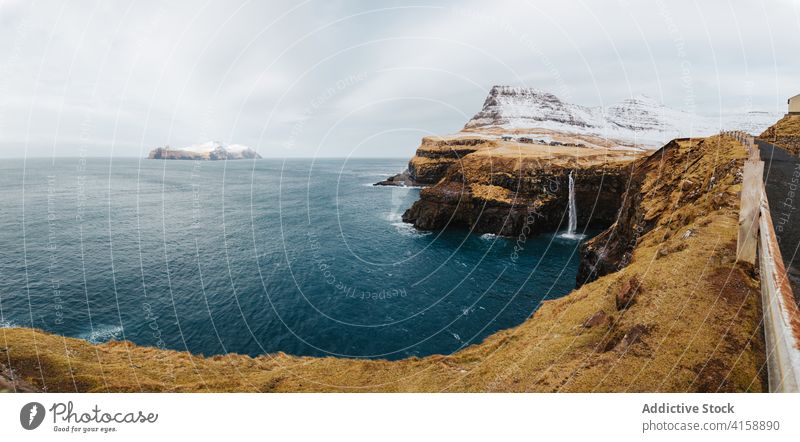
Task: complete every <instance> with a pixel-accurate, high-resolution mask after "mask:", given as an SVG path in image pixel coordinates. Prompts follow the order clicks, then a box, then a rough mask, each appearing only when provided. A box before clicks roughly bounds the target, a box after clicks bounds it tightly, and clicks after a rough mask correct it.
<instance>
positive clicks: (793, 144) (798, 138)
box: [759, 115, 800, 155]
mask: <svg viewBox="0 0 800 442" xmlns="http://www.w3.org/2000/svg"><path fill="white" fill-rule="evenodd" d="M759 138H761V139H762V140H764V141H768V142H770V143H773V144H777V145H778V146H781V147H783V148H785V149H786V150H788V151H789V152H791V153H793V154H795V155H798V154H800V115H786V116H785V117H783V118H781V119H780V120H779V121H778V122H777V123H775V124H773V125H772V126H770V127H769V128H768V129H767V130H765V131H764V132H762V133H761V135H759Z"/></svg>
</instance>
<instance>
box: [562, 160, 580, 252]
mask: <svg viewBox="0 0 800 442" xmlns="http://www.w3.org/2000/svg"><path fill="white" fill-rule="evenodd" d="M573 172H574V171H570V173H569V225H568V227H567V234H566V235H564V236H566V237H568V238H574V237H575V231H576V230H577V229H578V207H577V204H576V203H575V178H574V177H573V176H572V174H573Z"/></svg>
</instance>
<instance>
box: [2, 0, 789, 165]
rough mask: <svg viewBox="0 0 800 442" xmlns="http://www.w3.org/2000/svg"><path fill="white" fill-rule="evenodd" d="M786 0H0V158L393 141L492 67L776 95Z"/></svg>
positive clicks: (723, 96)
mask: <svg viewBox="0 0 800 442" xmlns="http://www.w3.org/2000/svg"><path fill="white" fill-rule="evenodd" d="M798 30H800V0H770V1H759V0H741V1H740V0H727V1H723V0H710V1H699V0H696V1H695V0H691V1H689V0H670V1H666V0H664V1H661V0H656V1H648V2H642V1H634V0H604V1H589V0H577V1H554V0H550V1H536V0H515V1H491V2H488V1H441V2H438V1H430V0H429V1H402V2H399V1H398V2H394V1H336V0H333V1H331V0H319V1H316V0H310V1H305V2H304V1H282V0H269V1H252V2H237V1H231V0H225V1H217V0H213V1H206V0H195V1H171V2H160V1H148V0H129V1H104V0H94V1H91V0H71V1H63V2H61V1H37V0H11V1H9V0H0V157H2V158H19V157H52V156H58V157H63V156H103V157H142V156H145V155H146V154H147V152H148V151H149V150H150V149H152V148H154V147H158V146H164V145H169V146H172V147H181V146H186V145H190V144H196V143H202V142H205V141H209V140H218V141H221V142H223V143H230V144H244V145H248V146H251V147H253V148H255V149H256V150H257V151H258V152H259V153H260V154H261V155H262V156H265V157H404V158H407V157H410V156H411V155H413V152H414V150H415V149H416V147H417V146H418V145H419V141H420V139H421V137H423V136H427V135H436V134H448V133H453V132H456V131H458V130H459V129H461V128H462V127H463V125H464V124H465V123H466V122H467V120H469V118H471V117H472V115H474V114H475V113H476V112H478V111H479V110H480V108H481V105H482V103H483V101H484V99H485V97H486V94H487V92H488V91H489V89H491V87H492V86H493V85H497V84H502V85H512V86H524V87H532V88H536V89H540V90H543V91H547V92H551V93H554V94H555V95H557V96H559V97H560V98H561V99H563V100H565V101H568V102H572V103H577V104H583V105H587V106H600V105H609V104H612V103H614V102H617V101H620V100H622V99H625V98H628V97H631V96H635V95H639V94H646V95H649V96H650V97H653V98H654V99H656V100H658V101H661V102H663V103H664V104H666V105H668V106H672V107H676V108H680V109H684V110H687V111H691V112H698V113H701V114H705V115H711V116H714V115H719V114H720V113H722V114H725V113H733V112H738V111H742V110H766V111H773V112H785V110H786V98H787V97H789V96H792V95H796V94H798V93H800V58H798V54H800V31H798Z"/></svg>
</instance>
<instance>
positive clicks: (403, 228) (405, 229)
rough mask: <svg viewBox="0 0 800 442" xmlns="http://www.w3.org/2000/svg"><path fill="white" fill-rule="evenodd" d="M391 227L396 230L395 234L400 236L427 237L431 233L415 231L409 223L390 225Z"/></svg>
mask: <svg viewBox="0 0 800 442" xmlns="http://www.w3.org/2000/svg"><path fill="white" fill-rule="evenodd" d="M392 225H393V226H394V227H395V228H396V229H397V232H398V233H400V234H401V235H405V236H428V235H430V234H431V233H433V232H425V231H422V230H417V228H416V227H414V225H413V224H410V223H403V222H400V223H392Z"/></svg>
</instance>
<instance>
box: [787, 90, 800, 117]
mask: <svg viewBox="0 0 800 442" xmlns="http://www.w3.org/2000/svg"><path fill="white" fill-rule="evenodd" d="M789 115H800V95H795V96H794V97H792V98H790V99H789Z"/></svg>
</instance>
